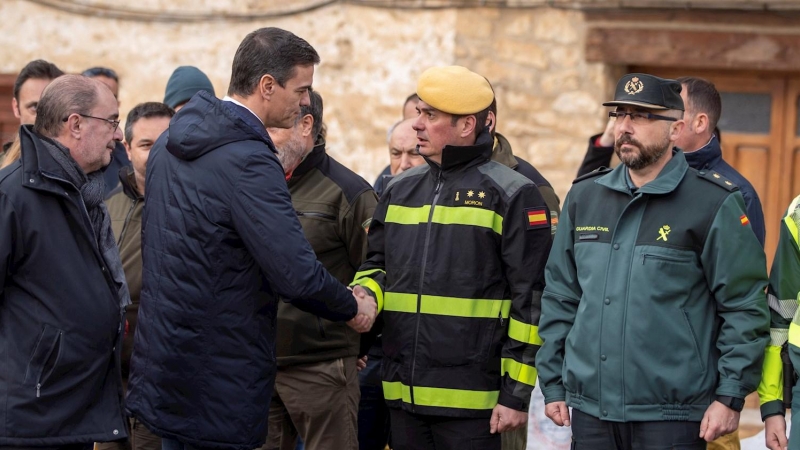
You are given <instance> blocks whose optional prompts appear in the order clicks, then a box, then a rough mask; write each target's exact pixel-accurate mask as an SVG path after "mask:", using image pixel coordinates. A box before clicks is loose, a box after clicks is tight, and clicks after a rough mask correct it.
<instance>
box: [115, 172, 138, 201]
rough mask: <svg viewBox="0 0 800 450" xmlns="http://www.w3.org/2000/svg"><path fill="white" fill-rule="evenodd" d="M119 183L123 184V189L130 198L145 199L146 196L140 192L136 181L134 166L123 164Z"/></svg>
mask: <svg viewBox="0 0 800 450" xmlns="http://www.w3.org/2000/svg"><path fill="white" fill-rule="evenodd" d="M119 184H120V186H122V191H123V192H125V195H127V196H128V198H130V199H134V200H135V199H140V200H144V196H143V195H142V194H140V193H139V189H138V184H137V183H136V173H135V172H134V171H133V166H123V167H121V168H120V169H119Z"/></svg>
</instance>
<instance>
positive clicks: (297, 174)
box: [289, 138, 325, 184]
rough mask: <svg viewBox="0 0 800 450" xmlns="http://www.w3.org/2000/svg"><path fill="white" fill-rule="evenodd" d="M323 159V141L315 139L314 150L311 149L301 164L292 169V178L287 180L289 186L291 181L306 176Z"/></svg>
mask: <svg viewBox="0 0 800 450" xmlns="http://www.w3.org/2000/svg"><path fill="white" fill-rule="evenodd" d="M324 158H325V140H324V139H322V138H319V139H317V142H316V143H315V144H314V148H313V149H311V153H309V154H308V155H306V157H305V159H303V162H301V163H300V165H298V166H297V168H296V169H294V172H292V178H290V179H289V184H292V181H293V180H295V181H296V180H298V179H300V178H301V177H302V176H303V175H305V174H307V173H308V172H310V171H311V169H313V168H315V167H317V166H318V165H319V163H321V162H322V160H323V159H324Z"/></svg>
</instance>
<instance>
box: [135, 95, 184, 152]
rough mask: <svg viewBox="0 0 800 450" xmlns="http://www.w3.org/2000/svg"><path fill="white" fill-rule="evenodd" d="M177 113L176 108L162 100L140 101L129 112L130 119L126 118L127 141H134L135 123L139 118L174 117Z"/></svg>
mask: <svg viewBox="0 0 800 450" xmlns="http://www.w3.org/2000/svg"><path fill="white" fill-rule="evenodd" d="M174 115H175V110H173V109H172V108H170V107H169V106H167V105H165V104H163V103H161V102H145V103H139V104H138V105H136V106H134V107H133V109H132V110H130V112H129V113H128V119H127V120H125V142H127V143H128V145H130V144H132V143H133V142H132V141H133V125H134V124H135V123H136V122H138V121H139V119H150V118H153V117H167V118H170V119H171V118H172V116H174Z"/></svg>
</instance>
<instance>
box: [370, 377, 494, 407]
mask: <svg viewBox="0 0 800 450" xmlns="http://www.w3.org/2000/svg"><path fill="white" fill-rule="evenodd" d="M383 397H384V398H385V399H386V400H402V401H403V402H405V403H411V388H410V387H408V386H406V385H404V384H403V383H401V382H400V381H392V382H390V381H384V382H383ZM498 398H500V391H470V390H466V389H446V388H433V387H424V386H414V403H413V404H414V405H418V406H435V407H439V408H459V409H492V408H494V407H495V406H497V399H498Z"/></svg>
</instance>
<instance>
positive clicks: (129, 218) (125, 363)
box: [106, 166, 144, 383]
mask: <svg viewBox="0 0 800 450" xmlns="http://www.w3.org/2000/svg"><path fill="white" fill-rule="evenodd" d="M119 173H120V176H119V179H120V186H119V187H117V189H115V190H114V191H112V192H111V195H110V196H109V197H108V199H106V208H108V215H109V216H110V217H111V230H112V231H113V232H114V238H115V239H116V240H117V247H119V257H120V259H121V260H122V270H124V271H125V280H127V282H128V290H129V291H130V293H131V304H130V305H128V307H127V308H126V309H125V331H124V332H125V335H124V337H123V338H122V379H123V381H124V382H125V383H127V382H128V373H130V367H131V353H132V352H133V335H134V332H135V331H136V319H137V317H138V316H139V293H140V292H141V291H142V210H143V209H144V197H143V196H142V195H141V194H139V191H138V190H137V188H136V177H135V176H134V174H133V168H132V167H130V166H126V167H123V168H122V169H120V170H119Z"/></svg>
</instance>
